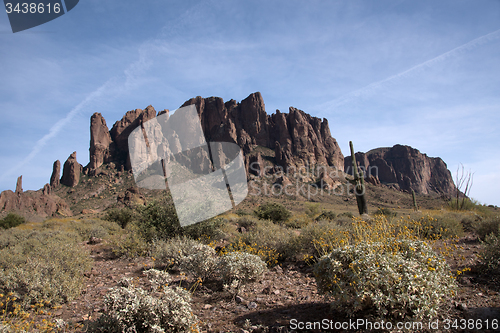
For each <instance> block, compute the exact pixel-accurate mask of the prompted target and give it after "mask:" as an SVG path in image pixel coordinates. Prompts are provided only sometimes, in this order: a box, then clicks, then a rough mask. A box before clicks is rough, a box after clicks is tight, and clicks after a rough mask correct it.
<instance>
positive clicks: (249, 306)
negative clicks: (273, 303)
mask: <svg viewBox="0 0 500 333" xmlns="http://www.w3.org/2000/svg"><path fill="white" fill-rule="evenodd" d="M247 307H248V308H249V309H256V308H257V303H255V302H250V303H248V305H247Z"/></svg>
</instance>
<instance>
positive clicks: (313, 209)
mask: <svg viewBox="0 0 500 333" xmlns="http://www.w3.org/2000/svg"><path fill="white" fill-rule="evenodd" d="M305 206H306V209H305V213H306V215H307V216H308V217H309V218H314V217H315V216H318V214H319V212H320V211H321V207H320V204H319V203H317V202H306V203H305Z"/></svg>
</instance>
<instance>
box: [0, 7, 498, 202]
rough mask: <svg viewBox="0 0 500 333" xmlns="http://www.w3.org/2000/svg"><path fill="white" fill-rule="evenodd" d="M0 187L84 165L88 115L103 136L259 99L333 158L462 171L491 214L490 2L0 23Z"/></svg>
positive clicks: (176, 11) (124, 12) (100, 14)
mask: <svg viewBox="0 0 500 333" xmlns="http://www.w3.org/2000/svg"><path fill="white" fill-rule="evenodd" d="M0 45H1V48H0V61H1V63H2V65H1V66H0V78H1V80H0V115H1V117H0V119H1V122H2V130H1V131H0V139H1V143H0V156H1V158H0V190H5V189H14V188H15V183H16V178H17V176H19V175H23V188H24V190H28V189H32V190H36V189H39V188H41V187H43V185H44V184H45V183H47V182H48V181H49V178H50V175H51V172H52V163H53V162H54V161H55V160H57V159H59V160H61V162H62V163H64V161H65V160H66V158H67V157H68V156H69V155H70V154H71V153H72V152H73V151H77V158H78V161H79V162H80V163H81V164H83V165H86V164H87V163H88V160H89V151H88V148H89V140H90V134H89V126H90V123H89V121H90V116H91V115H92V114H93V113H94V112H101V113H102V114H103V116H104V117H105V119H106V121H107V124H108V127H109V128H111V126H112V125H113V123H114V122H115V121H116V120H119V119H121V117H122V116H123V114H124V113H125V112H126V111H128V110H132V109H135V108H145V107H146V106H148V105H149V104H151V105H153V106H154V107H155V108H156V110H157V111H158V110H162V109H165V108H167V109H170V110H174V109H176V108H178V107H179V106H180V105H181V104H182V103H183V102H184V101H185V100H187V99H189V98H191V97H194V96H198V95H200V96H203V97H209V96H220V97H222V98H224V100H229V99H231V98H232V99H236V100H238V101H240V100H241V99H243V98H245V97H246V96H248V95H249V94H250V93H252V92H255V91H260V92H261V93H262V95H263V97H264V102H265V103H266V110H267V112H268V113H272V112H274V111H275V110H276V109H279V110H281V111H284V112H287V111H288V107H289V106H294V107H297V108H299V109H302V110H304V111H306V112H308V113H310V114H312V115H314V116H317V117H324V118H327V119H328V121H329V124H330V130H331V132H332V136H333V137H334V138H336V139H337V141H338V142H339V144H340V146H341V148H342V152H343V153H344V155H345V154H347V153H348V152H349V148H348V147H349V146H348V143H349V140H352V141H353V142H354V145H355V149H356V151H368V150H370V149H373V148H376V147H384V146H393V145H394V144H398V143H399V144H406V145H410V146H413V147H415V148H417V149H419V150H420V151H421V152H423V153H426V154H427V155H429V156H433V157H435V156H439V157H441V158H443V160H444V161H445V162H446V163H447V164H448V168H449V169H450V171H451V172H452V174H453V175H455V172H456V169H457V166H458V165H459V163H463V164H464V166H465V167H466V168H467V169H471V170H472V171H473V172H475V175H474V185H473V188H472V192H471V196H472V197H473V198H475V199H477V200H479V201H480V202H482V203H487V204H496V205H499V206H500V196H499V195H498V194H497V192H498V188H499V187H500V174H499V172H498V171H497V169H496V167H497V166H498V165H500V154H499V152H500V148H499V136H500V135H499V134H498V133H499V132H498V130H497V129H498V128H499V127H500V94H499V91H500V75H499V74H500V1H493V0H483V1H457V0H453V1H383V0H382V1H369V0H366V1H351V0H349V1H347V0H344V1H307V2H306V1H224V0H217V1H165V0H143V1H137V0H136V1H131V0H121V1H102V0H80V3H79V4H78V5H77V6H76V7H75V8H74V9H73V10H72V11H70V12H69V13H67V14H65V15H63V16H61V17H60V18H58V19H55V20H53V21H51V22H48V23H46V24H43V25H41V26H38V27H35V28H32V29H29V30H26V31H22V32H18V33H15V34H13V33H12V31H11V28H10V25H9V21H8V18H7V14H0Z"/></svg>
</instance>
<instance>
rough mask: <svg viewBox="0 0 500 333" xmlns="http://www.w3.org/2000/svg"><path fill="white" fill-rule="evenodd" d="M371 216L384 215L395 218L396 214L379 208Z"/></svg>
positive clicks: (387, 209)
mask: <svg viewBox="0 0 500 333" xmlns="http://www.w3.org/2000/svg"><path fill="white" fill-rule="evenodd" d="M373 215H384V216H385V217H395V216H397V215H398V214H397V213H396V212H395V211H393V210H390V209H389V208H379V209H377V211H376V212H375V213H374V214H373Z"/></svg>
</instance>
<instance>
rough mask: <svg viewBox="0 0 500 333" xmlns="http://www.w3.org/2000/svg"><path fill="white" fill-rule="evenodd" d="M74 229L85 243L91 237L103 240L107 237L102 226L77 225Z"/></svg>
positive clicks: (93, 224) (94, 224) (106, 232)
mask: <svg viewBox="0 0 500 333" xmlns="http://www.w3.org/2000/svg"><path fill="white" fill-rule="evenodd" d="M74 229H75V231H76V232H77V233H78V234H79V235H80V237H81V238H82V240H85V241H87V240H89V239H91V238H92V237H95V238H105V237H107V236H108V235H109V234H108V231H107V230H106V229H105V228H104V227H103V226H102V225H99V224H97V223H92V224H84V223H79V224H78V225H75V226H74Z"/></svg>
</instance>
